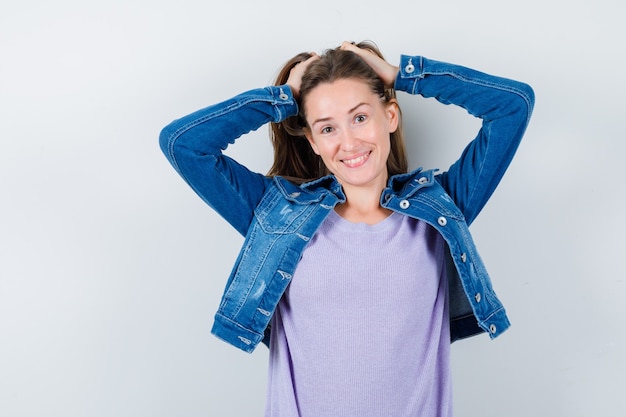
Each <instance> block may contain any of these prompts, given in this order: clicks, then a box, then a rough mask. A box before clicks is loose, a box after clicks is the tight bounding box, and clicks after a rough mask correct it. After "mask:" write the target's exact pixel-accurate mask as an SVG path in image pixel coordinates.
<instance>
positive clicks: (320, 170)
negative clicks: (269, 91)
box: [269, 43, 407, 181]
mask: <svg viewBox="0 0 626 417" xmlns="http://www.w3.org/2000/svg"><path fill="white" fill-rule="evenodd" d="M356 46H358V47H359V48H362V49H367V50H369V51H371V52H372V53H375V54H376V55H378V56H379V57H381V58H382V55H381V54H380V52H379V51H378V49H377V48H376V47H375V46H374V45H373V44H370V43H360V44H357V45H356ZM309 57H311V54H309V53H301V54H298V55H297V56H295V57H293V58H292V59H291V60H289V61H288V62H287V64H285V66H284V67H283V68H282V70H281V71H280V73H279V75H278V77H277V79H276V82H275V85H283V84H285V83H286V82H287V79H288V78H289V74H290V71H291V69H292V68H293V67H295V66H296V65H297V64H298V63H300V62H303V61H305V60H307V59H308V58H309ZM342 80H349V81H350V82H342V83H337V82H338V81H342ZM331 85H333V86H335V85H337V86H338V85H342V86H343V87H344V88H347V86H348V85H353V86H357V87H358V89H360V90H364V89H365V90H366V91H367V92H369V93H370V95H373V96H375V97H376V98H377V101H378V102H379V103H380V105H381V106H382V108H393V110H395V111H396V113H397V118H398V123H397V128H395V129H393V131H392V132H391V133H390V134H389V140H390V143H389V150H388V157H387V156H386V157H385V158H386V168H387V174H388V175H395V174H399V173H404V172H406V171H407V160H406V153H405V148H404V142H403V139H402V131H401V126H400V123H399V119H400V111H399V108H398V107H397V102H396V100H395V91H394V90H393V89H392V88H386V87H385V85H384V82H383V80H382V79H381V78H380V77H379V76H378V74H376V72H375V71H374V70H373V69H372V68H371V67H370V66H369V65H368V64H367V63H366V62H365V61H364V60H363V59H362V58H361V57H359V56H358V55H357V54H356V53H353V52H351V51H346V50H342V49H340V48H336V49H331V50H328V51H326V52H325V53H324V54H323V55H321V56H320V58H319V59H316V60H314V61H313V62H311V63H310V64H309V66H308V67H307V68H306V71H305V72H304V74H303V76H302V82H301V85H300V88H299V97H298V105H299V110H300V112H299V114H298V115H296V116H293V117H289V118H287V119H285V120H284V121H282V122H280V123H272V126H271V129H272V132H271V133H272V142H273V145H274V165H273V166H272V169H271V170H270V172H269V175H281V176H285V177H290V178H292V179H297V180H301V181H306V180H311V179H316V178H319V177H321V176H324V175H326V174H328V173H329V172H330V171H329V168H331V167H327V166H326V165H325V164H324V162H323V161H322V158H321V157H320V156H319V155H318V154H317V153H316V151H318V150H317V149H315V145H314V144H313V141H312V130H311V129H312V126H310V124H311V123H312V122H313V121H312V120H309V119H310V117H308V118H307V116H310V114H307V112H308V113H312V112H313V111H314V110H315V111H317V114H319V113H320V112H319V110H320V108H322V109H325V107H323V106H324V104H323V100H320V97H322V98H325V97H324V96H323V94H324V93H323V91H327V92H330V93H331V94H332V93H333V92H334V90H333V89H332V88H328V87H329V86H331ZM337 97H338V98H341V97H343V95H339V96H337ZM329 103H330V104H333V103H334V102H333V101H330V102H329ZM320 106H322V107H320ZM328 108H329V110H328V111H329V112H331V111H332V110H330V106H329V107H328ZM359 120H360V119H359ZM313 133H315V132H313ZM307 136H308V139H309V140H307ZM309 142H311V144H313V147H312V146H311V144H310V143H309ZM331 170H332V168H331Z"/></svg>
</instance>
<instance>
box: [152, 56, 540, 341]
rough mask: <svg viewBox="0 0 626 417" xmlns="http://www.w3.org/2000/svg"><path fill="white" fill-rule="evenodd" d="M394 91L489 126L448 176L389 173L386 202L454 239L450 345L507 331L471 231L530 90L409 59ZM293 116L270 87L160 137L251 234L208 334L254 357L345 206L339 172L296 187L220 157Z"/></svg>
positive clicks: (208, 198)
mask: <svg viewBox="0 0 626 417" xmlns="http://www.w3.org/2000/svg"><path fill="white" fill-rule="evenodd" d="M395 88H396V90H397V91H405V92H407V93H409V94H419V95H422V96H423V97H434V98H435V99H437V100H438V101H440V102H441V103H444V104H455V105H457V106H461V107H463V108H464V109H466V110H467V111H468V112H469V113H470V114H472V115H474V116H476V117H479V118H481V119H482V127H481V129H480V131H479V132H478V135H477V136H476V138H475V139H474V140H472V141H471V142H470V143H469V144H468V145H467V147H466V148H465V150H464V151H463V153H462V155H461V157H460V158H459V160H458V161H456V162H455V163H454V164H453V165H452V166H451V167H450V168H449V169H448V170H447V171H446V172H443V173H437V172H436V171H434V170H422V169H418V170H416V171H414V172H410V173H407V174H401V175H396V176H394V177H391V178H390V179H389V182H388V186H387V188H386V189H385V190H384V191H383V193H382V195H381V199H380V203H381V206H383V207H385V208H388V209H390V210H393V211H395V212H399V213H403V214H405V215H407V216H411V217H414V218H416V219H420V220H422V221H425V222H427V223H429V224H430V225H432V226H433V227H435V228H436V229H437V230H438V231H439V233H441V235H442V236H443V237H444V239H445V241H446V242H447V244H448V256H447V260H448V262H447V265H448V279H449V292H450V325H451V338H452V341H454V340H458V339H461V338H465V337H469V336H472V335H475V334H478V333H481V332H487V333H488V334H489V335H490V336H491V337H492V338H495V337H496V336H498V335H499V334H501V333H502V332H503V331H504V330H506V329H507V328H508V327H509V326H510V324H509V320H508V318H507V316H506V313H505V310H504V307H503V306H502V304H501V302H500V301H499V300H498V298H497V297H496V294H495V292H494V290H493V288H492V285H491V280H490V278H489V275H488V274H487V270H486V268H485V266H484V264H483V262H482V260H481V258H480V256H479V254H478V252H477V250H476V246H475V245H474V242H473V240H472V237H471V234H470V232H469V229H468V225H469V224H471V222H472V221H473V220H474V219H475V218H476V216H477V215H478V213H479V212H480V210H481V209H482V208H483V206H484V205H485V203H486V202H487V200H488V199H489V197H490V196H491V194H492V193H493V191H494V189H495V188H496V186H497V184H498V183H499V181H500V179H501V178H502V175H503V174H504V172H505V170H506V168H507V167H508V165H509V163H510V162H511V159H512V158H513V155H514V153H515V151H516V149H517V147H518V144H519V142H520V140H521V138H522V136H523V134H524V131H525V129H526V126H527V124H528V122H529V119H530V115H531V112H532V107H533V103H534V93H533V91H532V89H531V88H530V87H529V86H528V85H526V84H523V83H520V82H516V81H512V80H508V79H504V78H499V77H495V76H491V75H487V74H484V73H481V72H478V71H475V70H471V69H469V68H465V67H461V66H457V65H452V64H447V63H442V62H437V61H434V60H429V59H426V58H424V57H420V56H405V55H403V56H402V57H401V62H400V72H399V73H398V76H397V78H396V82H395ZM297 112H298V107H297V103H296V101H295V100H294V98H293V96H292V94H291V90H290V89H289V87H288V86H286V85H285V86H271V87H266V88H262V89H256V90H252V91H248V92H245V93H243V94H240V95H238V96H236V97H234V98H232V99H230V100H226V101H224V102H222V103H219V104H215V105H213V106H210V107H207V108H205V109H202V110H199V111H197V112H194V113H192V114H190V115H188V116H186V117H183V118H181V119H179V120H176V121H174V122H172V123H171V124H170V125H168V126H167V127H165V128H164V129H163V131H162V132H161V136H160V143H161V148H162V150H163V152H164V153H165V155H166V157H167V158H168V160H169V161H170V162H171V164H172V165H173V166H174V168H175V169H176V170H177V171H178V173H179V174H180V175H181V176H182V177H183V178H184V180H185V181H186V182H187V183H188V184H189V185H190V186H191V187H192V188H193V190H194V191H195V192H196V193H197V194H198V195H199V196H200V197H201V198H202V199H203V200H204V201H205V202H206V203H208V204H209V205H210V206H211V207H213V208H214V209H215V210H216V211H217V212H218V213H219V214H220V215H222V216H223V217H224V218H225V219H226V220H227V221H228V222H229V223H230V224H231V225H232V226H233V227H235V228H236V229H237V230H238V231H239V232H240V233H241V234H242V235H245V241H244V244H243V247H242V249H241V252H240V254H239V256H238V258H237V260H236V263H235V266H234V268H233V271H232V273H231V275H230V277H229V278H228V281H227V284H226V289H225V292H224V295H223V297H222V301H221V304H220V306H219V309H218V311H217V314H216V316H215V322H214V325H213V329H212V332H213V334H215V335H216V336H218V337H219V338H221V339H223V340H225V341H226V342H228V343H230V344H232V345H234V346H236V347H238V348H240V349H242V350H244V351H246V352H252V351H253V350H254V349H255V347H256V346H257V345H258V344H259V343H260V342H262V341H263V342H265V343H267V342H268V340H269V339H268V337H269V333H270V332H269V328H268V324H269V322H270V318H271V317H272V314H273V312H274V310H275V308H276V306H277V305H278V302H279V300H280V298H281V297H282V295H283V293H284V291H285V289H286V288H287V286H288V285H289V282H290V280H291V278H292V276H293V273H294V271H295V269H296V266H297V264H298V261H299V260H300V258H301V255H302V252H303V250H304V249H305V247H306V246H307V243H308V242H309V241H310V240H311V238H312V236H313V235H314V234H315V232H316V230H317V229H318V227H319V226H320V225H321V224H322V222H323V221H324V219H325V218H326V216H327V215H328V213H329V212H330V211H331V210H333V208H334V207H335V206H336V205H337V204H340V203H342V202H344V201H345V195H344V194H343V192H342V189H341V186H340V184H339V183H338V182H337V180H336V179H335V178H334V177H333V176H332V175H330V176H327V177H323V178H320V179H318V180H315V181H312V182H309V183H305V184H302V185H296V184H293V183H291V182H289V181H287V180H286V179H284V178H281V177H274V178H269V177H267V176H264V175H261V174H258V173H254V172H251V171H249V170H248V169H247V168H246V167H244V166H242V165H241V164H239V163H237V162H236V161H234V160H233V159H231V158H229V157H228V156H225V155H223V153H222V151H223V150H224V149H226V147H227V146H228V144H229V143H233V142H234V141H235V139H237V138H239V137H240V136H242V135H244V134H245V133H248V132H250V131H252V130H256V129H258V128H259V127H260V126H262V125H264V124H266V123H268V122H278V121H281V120H283V119H285V118H286V117H289V116H292V115H295V114H297ZM405 117H406V116H405ZM406 256H410V254H406ZM389 285H393V282H392V281H390V283H389Z"/></svg>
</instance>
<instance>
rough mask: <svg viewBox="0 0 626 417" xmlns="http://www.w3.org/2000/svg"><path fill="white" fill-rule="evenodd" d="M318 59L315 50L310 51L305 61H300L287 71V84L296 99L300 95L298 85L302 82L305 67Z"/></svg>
mask: <svg viewBox="0 0 626 417" xmlns="http://www.w3.org/2000/svg"><path fill="white" fill-rule="evenodd" d="M318 59H320V56H319V55H318V54H316V53H315V52H312V53H311V57H309V58H308V59H307V60H305V61H300V62H298V63H297V64H296V65H294V67H293V68H292V69H291V71H289V78H287V82H286V83H285V84H287V85H288V86H289V88H291V94H293V97H294V98H295V99H296V100H297V99H298V98H299V97H300V85H301V84H302V76H303V75H304V73H305V72H306V69H307V68H308V67H309V65H311V62H313V61H316V60H318Z"/></svg>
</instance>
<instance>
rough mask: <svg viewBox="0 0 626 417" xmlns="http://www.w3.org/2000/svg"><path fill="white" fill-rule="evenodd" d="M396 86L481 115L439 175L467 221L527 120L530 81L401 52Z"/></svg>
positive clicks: (508, 158) (479, 206)
mask: <svg viewBox="0 0 626 417" xmlns="http://www.w3.org/2000/svg"><path fill="white" fill-rule="evenodd" d="M395 88H396V89H397V90H401V91H406V92H408V93H411V94H420V95H422V96H424V97H434V98H435V99H436V100H438V101H439V102H441V103H443V104H454V105H457V106H460V107H462V108H464V109H465V110H467V111H468V112H469V113H470V114H472V115H474V116H476V117H479V118H480V119H482V127H481V129H480V131H479V132H478V135H477V136H476V138H475V139H474V140H472V141H471V142H470V143H469V144H468V145H467V147H466V148H465V150H464V151H463V153H462V155H461V157H460V158H459V159H458V160H457V161H456V162H455V163H454V164H453V165H452V166H451V167H450V168H449V169H448V171H446V172H445V173H443V174H441V175H440V176H439V180H440V181H441V184H442V185H443V187H444V188H445V189H446V191H447V192H448V193H449V194H450V196H451V197H452V198H453V199H454V201H455V203H456V204H457V206H458V207H459V208H460V209H461V211H462V212H463V214H464V216H465V218H466V221H467V223H468V224H469V223H471V222H472V221H473V220H474V219H475V218H476V216H477V215H478V213H479V212H480V210H481V209H482V208H483V207H484V205H485V204H486V203H487V200H488V199H489V197H491V195H492V193H493V191H494V190H495V188H496V186H497V185H498V183H499V182H500V180H501V178H502V176H503V175H504V172H505V171H506V169H507V167H508V166H509V164H510V162H511V160H512V159H513V155H514V154H515V151H516V150H517V147H518V145H519V142H520V141H521V139H522V136H523V134H524V131H525V130H526V126H527V125H528V122H529V120H530V115H531V113H532V109H533V105H534V93H533V90H532V89H531V87H530V86H528V85H526V84H524V83H521V82H517V81H513V80H509V79H505V78H500V77H495V76H492V75H488V74H484V73H482V72H479V71H475V70H472V69H469V68H465V67H461V66H458V65H452V64H447V63H443V62H437V61H433V60H429V59H426V58H423V57H420V56H404V55H403V56H402V58H401V64H400V71H399V73H398V77H397V78H396V81H395Z"/></svg>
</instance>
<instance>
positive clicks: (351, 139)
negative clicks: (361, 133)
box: [341, 129, 360, 151]
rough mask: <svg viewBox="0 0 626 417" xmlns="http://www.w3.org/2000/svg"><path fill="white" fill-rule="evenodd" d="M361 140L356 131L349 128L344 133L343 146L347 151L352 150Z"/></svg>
mask: <svg viewBox="0 0 626 417" xmlns="http://www.w3.org/2000/svg"><path fill="white" fill-rule="evenodd" d="M359 143H360V140H359V139H358V137H357V135H355V134H354V132H351V131H350V130H349V129H348V130H344V133H343V135H342V137H341V148H342V149H343V150H345V151H351V150H354V149H356V148H357V147H358V146H359Z"/></svg>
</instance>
